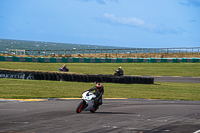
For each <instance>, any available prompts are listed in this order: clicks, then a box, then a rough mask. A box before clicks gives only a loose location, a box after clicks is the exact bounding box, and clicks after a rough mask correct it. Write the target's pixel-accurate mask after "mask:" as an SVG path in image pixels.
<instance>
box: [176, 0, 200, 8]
mask: <svg viewBox="0 0 200 133" xmlns="http://www.w3.org/2000/svg"><path fill="white" fill-rule="evenodd" d="M179 4H181V5H184V6H195V7H200V0H187V2H186V3H185V2H179Z"/></svg>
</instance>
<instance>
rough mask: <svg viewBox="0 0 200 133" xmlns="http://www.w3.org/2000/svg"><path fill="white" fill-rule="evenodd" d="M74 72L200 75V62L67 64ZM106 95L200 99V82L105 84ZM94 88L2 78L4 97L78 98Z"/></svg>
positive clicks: (43, 66)
mask: <svg viewBox="0 0 200 133" xmlns="http://www.w3.org/2000/svg"><path fill="white" fill-rule="evenodd" d="M62 65H63V63H34V62H0V68H2V69H24V70H39V71H57V72H59V71H58V68H59V67H61V66H62ZM66 65H67V67H68V68H69V70H70V72H75V73H83V74H113V73H114V70H116V69H117V68H118V67H119V66H121V67H122V69H123V70H124V72H125V75H151V76H193V77H200V69H199V68H200V63H66ZM103 85H104V87H105V94H104V98H144V99H171V100H200V89H199V85H200V84H199V83H172V82H155V84H154V85H147V84H116V83H103ZM92 87H94V84H91V83H83V82H58V81H44V80H43V81H39V80H20V79H2V78H0V98H75V97H76V98H77V97H81V92H83V91H85V90H87V89H89V88H92Z"/></svg>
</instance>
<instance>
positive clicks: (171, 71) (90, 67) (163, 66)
mask: <svg viewBox="0 0 200 133" xmlns="http://www.w3.org/2000/svg"><path fill="white" fill-rule="evenodd" d="M62 65H63V63H36V62H0V68H3V69H23V70H37V71H57V72H58V71H59V70H58V68H60V67H62ZM66 65H67V67H68V68H69V70H70V72H74V73H83V74H113V73H114V70H116V69H117V68H118V67H119V66H121V67H122V69H123V70H124V74H125V75H151V76H192V77H200V69H199V68H200V63H66Z"/></svg>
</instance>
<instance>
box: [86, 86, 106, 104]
mask: <svg viewBox="0 0 200 133" xmlns="http://www.w3.org/2000/svg"><path fill="white" fill-rule="evenodd" d="M94 90H95V92H94V94H95V95H96V98H95V105H96V106H98V105H102V97H103V93H104V89H103V85H102V83H97V85H96V86H95V87H93V88H91V89H89V90H87V91H94Z"/></svg>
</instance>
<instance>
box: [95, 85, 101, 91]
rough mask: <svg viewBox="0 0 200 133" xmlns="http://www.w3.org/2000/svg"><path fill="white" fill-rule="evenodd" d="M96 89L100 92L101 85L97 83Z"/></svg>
mask: <svg viewBox="0 0 200 133" xmlns="http://www.w3.org/2000/svg"><path fill="white" fill-rule="evenodd" d="M96 87H97V91H101V89H102V83H97V85H96Z"/></svg>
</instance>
